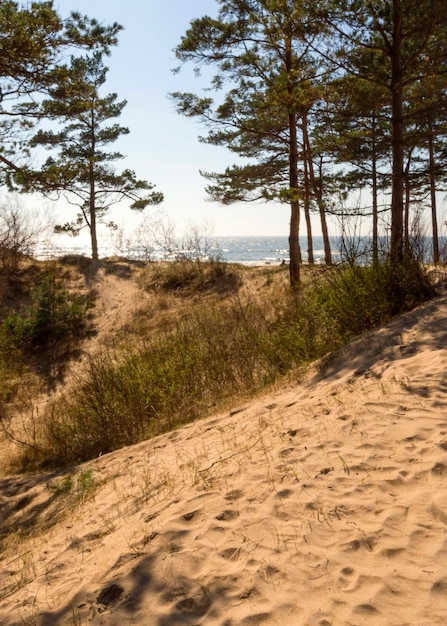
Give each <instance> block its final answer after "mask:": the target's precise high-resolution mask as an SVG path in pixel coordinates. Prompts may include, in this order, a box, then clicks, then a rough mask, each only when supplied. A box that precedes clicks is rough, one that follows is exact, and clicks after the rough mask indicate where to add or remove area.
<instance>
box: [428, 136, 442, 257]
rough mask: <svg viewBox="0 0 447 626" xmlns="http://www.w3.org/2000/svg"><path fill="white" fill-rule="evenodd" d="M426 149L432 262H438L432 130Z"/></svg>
mask: <svg viewBox="0 0 447 626" xmlns="http://www.w3.org/2000/svg"><path fill="white" fill-rule="evenodd" d="M428 151H429V159H430V165H429V167H430V197H431V225H432V237H433V263H434V264H435V265H438V264H439V239H438V216H437V206H436V180H435V155H434V146H433V131H432V129H430V133H429V135H428Z"/></svg>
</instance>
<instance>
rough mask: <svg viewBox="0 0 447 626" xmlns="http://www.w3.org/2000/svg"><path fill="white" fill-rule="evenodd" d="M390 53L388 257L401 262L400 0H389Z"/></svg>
mask: <svg viewBox="0 0 447 626" xmlns="http://www.w3.org/2000/svg"><path fill="white" fill-rule="evenodd" d="M390 52H391V98H392V120H391V145H392V154H393V172H392V188H391V241H390V258H391V261H392V262H393V263H396V264H400V263H402V261H403V212H404V171H403V164H404V120H403V80H402V79H403V71H402V0H393V43H392V46H391V50H390Z"/></svg>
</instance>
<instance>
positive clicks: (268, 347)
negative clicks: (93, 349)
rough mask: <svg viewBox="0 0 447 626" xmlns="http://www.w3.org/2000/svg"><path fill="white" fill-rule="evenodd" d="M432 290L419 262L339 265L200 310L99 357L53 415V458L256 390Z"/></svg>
mask: <svg viewBox="0 0 447 626" xmlns="http://www.w3.org/2000/svg"><path fill="white" fill-rule="evenodd" d="M432 294H433V289H432V286H431V285H430V282H429V281H428V279H427V277H426V275H425V273H424V272H423V271H422V270H421V268H420V267H419V266H417V265H416V264H411V265H409V266H408V268H407V270H405V269H404V268H397V269H396V268H393V267H392V266H391V265H389V264H385V265H375V266H372V267H356V266H349V267H346V268H330V269H327V270H326V271H324V272H323V273H321V274H320V275H319V276H318V279H315V280H313V281H312V282H311V283H309V285H308V286H307V287H305V288H303V290H302V291H301V292H300V293H298V294H293V293H291V292H290V291H289V292H284V293H280V294H279V295H277V297H276V298H275V299H274V301H266V300H265V299H262V298H259V299H253V298H247V299H244V300H243V299H242V297H239V296H238V295H232V296H231V297H230V298H228V299H227V300H225V301H223V302H222V301H220V302H215V303H214V304H213V305H208V306H197V307H195V308H193V307H191V308H190V310H189V313H188V316H185V317H184V318H183V319H181V320H179V322H178V324H177V326H176V328H171V329H170V330H165V331H164V332H163V333H159V334H158V335H157V336H156V337H152V338H147V339H145V340H140V341H139V342H137V343H136V344H135V345H134V346H133V347H132V346H129V345H127V347H126V349H125V351H121V352H116V353H110V352H109V353H107V354H103V355H100V356H96V357H94V358H92V359H91V360H90V362H89V365H88V367H87V368H86V371H85V377H84V379H83V380H81V381H79V384H78V386H77V388H76V389H75V391H74V392H73V393H72V394H71V395H70V396H67V397H65V398H64V399H63V400H61V401H59V402H58V404H57V405H54V406H53V408H52V411H51V412H50V413H49V414H48V415H47V416H46V419H45V421H44V423H45V429H46V430H45V438H46V458H47V461H49V462H52V463H57V464H65V463H70V462H72V461H81V460H86V459H88V458H91V457H94V456H97V455H98V454H101V453H106V452H109V451H111V450H113V449H116V448H118V447H121V446H124V445H129V444H132V443H135V442H137V441H140V440H142V439H144V438H146V437H148V436H151V435H156V434H159V433H161V432H164V431H166V430H169V429H172V428H173V427H176V426H178V425H180V424H184V423H186V422H188V421H190V420H193V419H196V418H197V417H200V416H203V415H205V414H206V413H207V412H209V410H210V409H211V408H212V407H215V406H216V405H217V404H219V403H221V402H223V401H225V400H226V399H228V398H231V397H234V396H236V395H240V394H244V395H245V394H247V393H253V392H255V391H258V390H260V389H261V388H263V387H265V385H267V384H269V383H271V382H273V381H274V380H275V379H277V378H278V377H279V376H283V375H285V374H287V373H288V372H290V371H291V370H292V369H293V368H294V367H296V366H299V365H302V364H304V363H306V362H308V361H311V360H314V359H316V358H319V357H322V356H323V355H325V354H328V353H329V352H330V351H332V350H334V349H336V348H338V347H340V346H341V345H342V344H343V342H346V341H347V340H348V339H349V338H350V337H353V336H355V335H358V334H360V333H361V332H364V331H365V330H368V329H370V328H372V327H374V326H377V325H378V324H382V323H384V322H386V321H387V320H388V319H390V318H391V316H392V315H393V314H395V313H400V312H402V311H404V310H407V309H408V308H410V307H412V306H414V305H416V304H418V303H419V302H421V301H422V300H423V299H425V298H427V297H429V296H430V295H432Z"/></svg>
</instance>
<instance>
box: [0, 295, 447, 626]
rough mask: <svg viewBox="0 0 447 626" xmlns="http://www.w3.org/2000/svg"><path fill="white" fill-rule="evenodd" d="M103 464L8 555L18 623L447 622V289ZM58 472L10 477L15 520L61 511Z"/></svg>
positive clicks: (5, 573) (11, 613)
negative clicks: (76, 497) (297, 374)
mask: <svg viewBox="0 0 447 626" xmlns="http://www.w3.org/2000/svg"><path fill="white" fill-rule="evenodd" d="M88 470H92V475H93V476H94V477H95V480H96V481H97V483H99V482H101V485H100V486H99V487H98V488H97V490H96V492H95V495H94V497H92V498H90V499H87V500H85V501H83V502H79V503H78V504H77V505H76V506H75V507H73V508H72V510H71V514H70V515H69V516H66V517H64V518H62V521H61V522H60V523H58V524H57V525H56V526H54V527H53V528H51V529H50V530H48V531H47V532H46V533H43V534H41V535H40V536H39V537H37V538H34V539H30V540H26V541H25V540H23V541H22V542H20V543H19V542H18V543H17V544H16V545H15V546H13V547H11V549H10V550H9V551H7V552H6V553H5V554H3V555H2V557H1V561H0V569H1V572H0V597H1V600H0V624H2V626H11V625H19V624H37V625H42V626H43V625H44V626H51V625H53V624H57V625H69V624H76V625H84V624H94V625H100V624H102V625H106V626H123V625H128V624H129V625H130V624H133V625H138V626H143V625H144V626H178V625H190V626H192V625H202V626H239V625H249V624H252V625H257V624H261V625H273V624H278V625H281V626H284V625H293V626H301V625H302V626H314V625H315V626H317V625H318V626H339V625H348V624H349V625H356V626H357V625H361V624H368V625H371V626H373V625H377V626H379V625H380V626H383V625H396V626H398V625H399V626H404V625H415V624H417V625H418V626H435V625H438V624H439V625H441V624H445V623H446V621H447V297H445V296H441V297H439V298H437V299H436V300H435V301H433V302H431V303H429V304H427V305H426V306H424V307H422V308H420V309H418V310H416V311H414V312H412V313H410V314H408V315H406V316H404V317H401V318H399V319H398V320H395V321H394V322H393V323H391V324H390V325H389V326H387V327H385V328H382V329H380V330H379V331H377V332H376V333H373V334H371V335H370V337H368V338H366V339H365V338H363V339H362V340H359V341H357V342H354V343H353V344H351V345H350V346H349V347H348V348H346V349H345V350H343V351H342V352H341V353H340V354H339V355H337V356H336V357H333V358H332V359H331V360H329V361H328V362H327V363H326V364H325V366H324V368H323V369H322V370H321V371H317V370H315V371H314V372H313V373H312V372H311V373H310V374H309V376H308V378H307V380H306V381H304V382H301V383H297V384H296V385H294V386H289V387H288V388H285V389H282V390H277V391H275V392H274V393H273V394H271V395H268V396H263V397H261V398H259V399H256V400H255V401H253V402H250V403H247V404H246V405H242V406H240V407H238V408H235V410H234V411H232V412H231V414H228V413H226V414H220V415H217V416H214V417H212V418H209V419H206V420H202V421H200V422H197V423H194V424H191V425H187V426H185V427H184V428H182V429H181V430H177V431H175V432H173V433H169V434H166V435H163V436H160V437H158V438H156V439H154V440H152V441H148V442H144V443H141V444H138V445H136V446H133V447H129V448H125V449H123V450H120V451H117V452H114V453H112V454H108V455H105V456H104V457H100V458H98V459H96V460H94V461H92V462H89V463H86V464H84V465H83V466H82V467H79V468H74V471H76V472H78V473H79V472H86V471H88ZM47 480H48V477H43V478H42V477H40V478H37V477H36V478H35V479H33V477H27V478H22V479H2V480H1V484H2V492H1V493H2V496H3V498H4V499H3V504H4V505H6V504H7V505H8V506H9V507H10V510H11V515H19V513H20V510H21V509H23V507H25V506H26V508H27V511H28V514H29V515H34V516H35V519H36V523H37V522H38V521H39V520H40V519H41V518H42V517H43V516H44V515H45V514H46V513H48V511H51V502H49V493H48V489H46V488H45V483H46V481H47ZM53 497H54V496H53ZM59 497H62V496H59ZM45 498H46V500H45ZM18 523H19V522H18Z"/></svg>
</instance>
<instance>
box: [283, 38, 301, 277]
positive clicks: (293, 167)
mask: <svg viewBox="0 0 447 626" xmlns="http://www.w3.org/2000/svg"><path fill="white" fill-rule="evenodd" d="M285 45H286V55H285V70H286V74H287V76H288V77H290V74H291V72H292V68H293V51H292V38H291V36H287V37H286V40H285ZM288 96H289V113H288V124H289V191H290V230H289V255H290V266H289V272H290V286H291V288H292V289H298V287H299V286H300V280H301V278H300V265H301V250H300V242H299V232H300V205H299V201H298V134H297V129H296V113H295V112H294V107H293V102H294V95H293V87H292V83H291V81H290V80H289V85H288Z"/></svg>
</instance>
